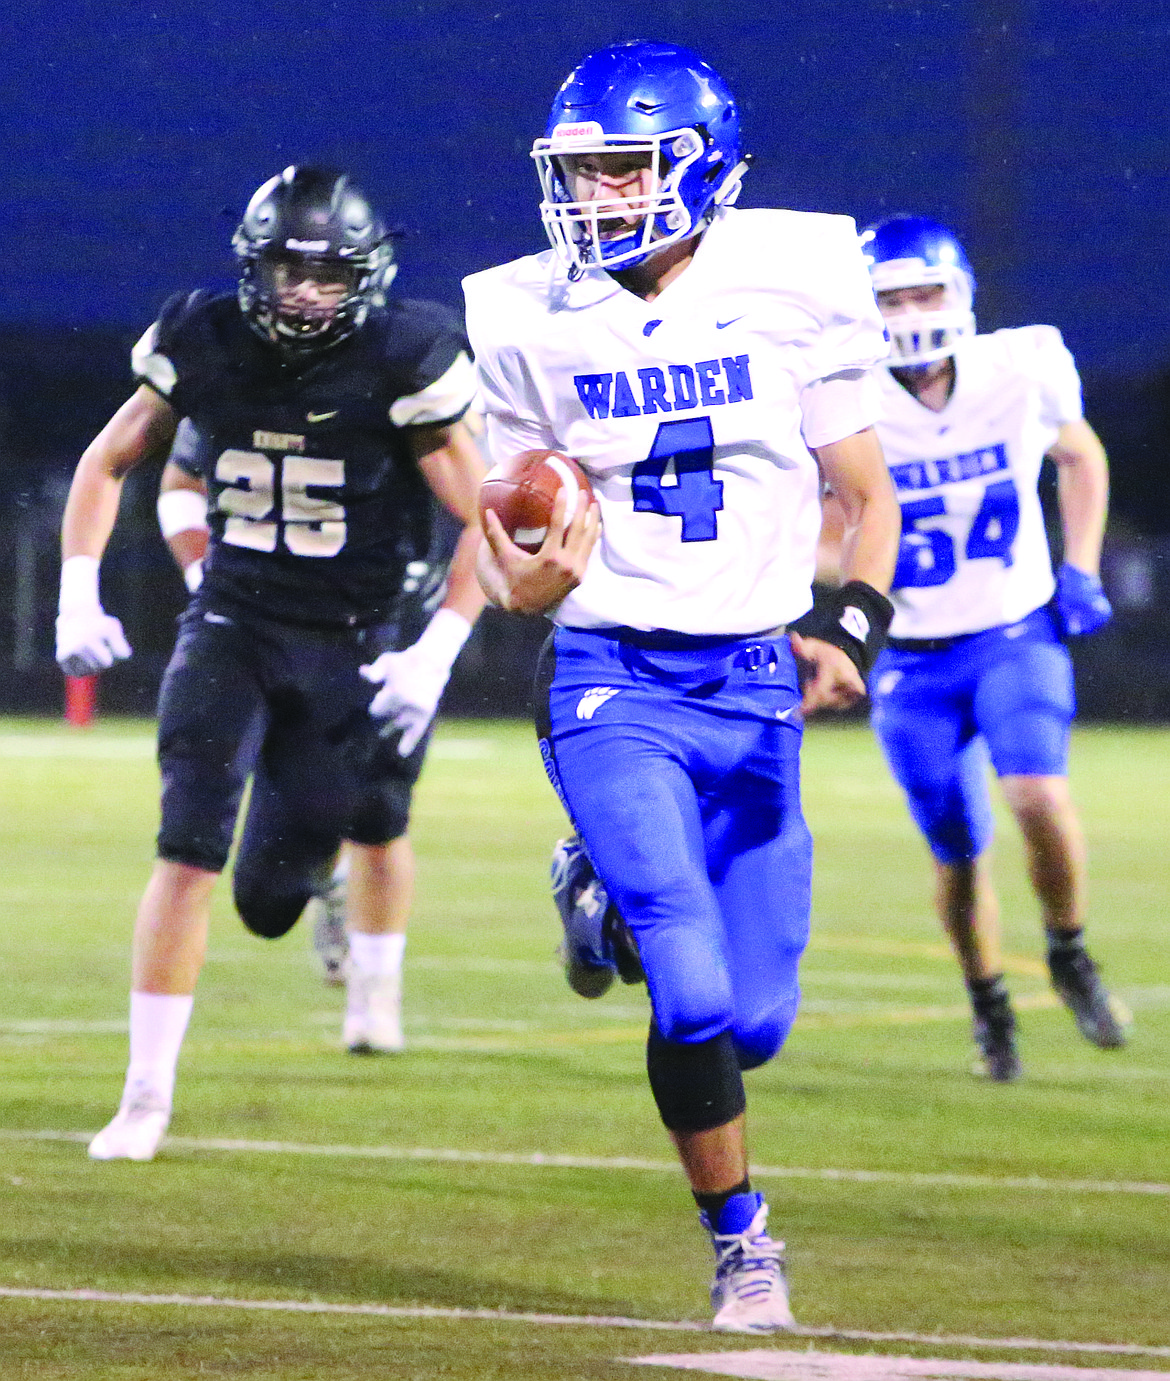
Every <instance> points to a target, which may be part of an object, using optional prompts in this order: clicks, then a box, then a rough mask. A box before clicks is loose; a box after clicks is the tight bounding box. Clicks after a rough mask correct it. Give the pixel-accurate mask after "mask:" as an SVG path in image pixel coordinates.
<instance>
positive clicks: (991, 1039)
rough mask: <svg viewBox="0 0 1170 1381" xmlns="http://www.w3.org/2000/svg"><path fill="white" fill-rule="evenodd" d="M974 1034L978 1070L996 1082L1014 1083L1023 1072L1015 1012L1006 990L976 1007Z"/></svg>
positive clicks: (973, 1025) (976, 1067)
mask: <svg viewBox="0 0 1170 1381" xmlns="http://www.w3.org/2000/svg"><path fill="white" fill-rule="evenodd" d="M972 1034H973V1035H974V1037H975V1044H976V1046H978V1048H979V1057H980V1058H979V1062H978V1063H977V1064H976V1066H975V1073H976V1074H985V1075H986V1076H987V1077H988V1078H989V1079H990V1080H991V1081H992V1082H993V1083H996V1084H1010V1083H1013V1082H1014V1081H1015V1080H1016V1079H1018V1078H1019V1077H1020V1075H1021V1074H1022V1073H1023V1072H1024V1067H1023V1065H1021V1064H1020V1056H1019V1052H1018V1051H1017V1050H1016V1014H1015V1012H1013V1011H1012V1004H1011V1001H1010V999H1009V998H1008V995H1007V993H1006V992H1005V993H997V994H996V995H995V996H994V997H993V998H992V999H991V1000H990V1001H986V1000H985V1001H981V1002H980V1003H979V1004H978V1005H977V1006H976V1008H975V1019H974V1022H973V1023H972Z"/></svg>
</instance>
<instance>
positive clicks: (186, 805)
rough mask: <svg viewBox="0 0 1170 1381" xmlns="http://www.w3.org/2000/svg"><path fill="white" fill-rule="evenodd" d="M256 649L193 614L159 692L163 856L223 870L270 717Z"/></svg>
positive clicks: (232, 630) (230, 629)
mask: <svg viewBox="0 0 1170 1381" xmlns="http://www.w3.org/2000/svg"><path fill="white" fill-rule="evenodd" d="M256 652H257V649H256V645H255V643H254V642H253V641H252V640H251V639H250V638H249V637H247V636H245V635H244V633H243V631H242V630H241V629H240V628H239V627H238V625H235V624H229V623H209V622H207V621H206V620H205V619H204V611H203V610H202V609H201V608H199V607H196V608H194V609H192V610H189V611H188V612H187V613H186V614H185V615H184V616H183V619H182V621H181V623H180V631H179V638H178V641H177V642H176V644H175V650H174V652H173V654H172V655H171V660H170V663H169V665H168V666H167V670H166V673H165V675H164V677H163V681H162V686H161V689H160V693H159V705H158V757H159V769H160V773H161V777H162V823H161V826H160V829H159V835H158V853H159V857H160V858H164V859H168V860H169V861H171V862H174V863H186V864H189V865H191V866H192V867H196V868H204V869H206V870H207V871H209V872H219V871H220V870H221V869H222V868H223V866H224V864H225V863H226V862H227V857H228V852H229V850H230V848H231V842H232V834H233V832H234V830H235V823H236V815H237V812H238V811H239V806H240V798H241V796H242V794H243V790H244V784H245V782H246V781H247V778H248V774H249V772H250V771H251V770H252V765H253V762H254V761H255V757H256V753H257V751H258V749H259V745H260V741H261V739H262V736H263V733H264V727H265V722H266V718H265V715H266V711H265V701H264V695H263V691H262V689H261V680H260V675H259V668H258V665H257V660H256Z"/></svg>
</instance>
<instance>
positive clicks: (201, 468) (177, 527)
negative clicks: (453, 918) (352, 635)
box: [157, 413, 483, 1046]
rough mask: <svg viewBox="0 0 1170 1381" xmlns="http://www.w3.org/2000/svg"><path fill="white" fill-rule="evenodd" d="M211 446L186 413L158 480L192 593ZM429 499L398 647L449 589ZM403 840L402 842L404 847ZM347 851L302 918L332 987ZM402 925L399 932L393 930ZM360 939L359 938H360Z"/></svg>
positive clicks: (402, 902)
mask: <svg viewBox="0 0 1170 1381" xmlns="http://www.w3.org/2000/svg"><path fill="white" fill-rule="evenodd" d="M465 420H466V421H467V424H468V427H469V429H470V430H471V431H472V433H473V435H475V436H476V437H477V438H478V436H479V433H480V432H481V431H482V428H483V418H482V416H481V415H480V414H478V413H468V414H467V417H466V419H465ZM210 457H211V448H210V447H209V446H208V444H207V443H206V441H205V440H204V438H203V437H202V436H201V435H200V434H199V432H198V430H197V429H196V427H195V424H194V423H193V422H192V421H191V419H190V418H189V417H184V418H183V420H182V422H180V423H179V428H178V431H176V433H175V439H174V442H173V443H172V445H171V453H170V455H169V456H168V457H167V463H166V464H165V465H164V466H163V472H162V476H161V478H160V479H159V485H158V503H157V508H158V522H159V529H160V531H161V532H162V535H163V538H164V539H165V541H166V543H167V546H168V547H169V548H170V552H171V555H172V556H173V557H174V558H175V564H176V565H177V566H178V568H179V570H180V572H181V573H182V576H183V582H184V584H185V585H186V586H187V588H188V590H190V591H191V593H192V594H194V593H195V591H196V590H198V588H199V586H200V585H201V584H202V583H203V561H204V558H205V557H206V555H207V543H208V540H209V538H210V530H209V528H208V526H207V480H206V479H205V478H204V476H205V474H206V471H207V468H208V464H209V458H210ZM431 507H432V510H433V512H432V517H433V531H432V533H431V546H430V550H429V551H428V552H427V554H426V557H425V558H424V559H422V560H415V561H412V562H411V563H410V564H409V565H408V566H407V568H406V578H405V580H404V581H403V586H402V595H403V598H402V601H401V604H400V606H399V608H398V610H397V612H396V617H395V621H394V628H393V632H392V642H393V644H394V646H395V647H396V648H406V647H409V646H411V645H412V644H413V643H415V642H417V641H418V639H419V638H420V637H421V636H422V632H423V630H424V629H425V628H426V626H427V624H428V623H429V622H430V619H431V616H432V615H433V614H434V613H435V611H436V610H437V609H438V608H439V607H440V605H441V604H442V602H443V598H444V596H445V595H446V593H447V581H448V572H449V571H450V567H451V562H452V560H453V558H454V556H455V551H456V548H457V546H458V542H459V537H460V535H461V532H462V528H461V526H460V524H459V522H458V520H457V519H456V518H455V517H454V516H453V515H452V514H451V513H450V512H448V510H447V509H445V508H444V507H443V506H442V505H441V504H439V503H437V502H434V503H432V505H431ZM405 847H406V846H405V845H403V849H405ZM349 863H350V854H349V851H348V850H347V849H344V848H343V849H342V850H341V852H340V853H339V855H338V858H337V861H336V863H335V865H334V867H333V871H332V873H331V874H330V876H329V881H328V884H327V886H326V889H325V891H324V892H322V893H321V894H320V895H318V896H316V897H313V898H312V899H311V901H310V902H309V905H308V906H307V907H306V908H305V911H304V914H303V919H304V921H305V923H306V924H311V927H312V933H313V952H314V954H315V955H316V958H317V962H318V964H319V966H320V970H321V975H322V977H323V979H324V981H325V982H326V984H328V985H329V986H330V987H340V986H342V985H343V984H344V983H345V972H346V960H347V958H348V956H349V936H348V934H347V930H346V916H345V912H346V882H347V881H348V878H349ZM392 881H394V882H395V883H396V884H397V885H398V886H399V887H400V889H401V895H396V897H395V904H394V905H393V907H392V911H393V914H394V916H395V917H396V918H400V920H401V925H402V927H403V931H402V933H403V934H405V926H406V923H407V920H408V919H409V915H410V908H411V903H412V900H413V891H414V888H413V882H414V879H413V876H412V875H411V873H410V870H408V869H402V870H401V876H400V877H394V878H392ZM396 933H397V932H396ZM361 943H362V942H361V941H359V946H360V944H361ZM389 1038H390V1039H391V1041H392V1043H393V1044H394V1045H396V1046H397V1045H401V1040H402V1035H401V1023H400V1022H395V1023H394V1024H393V1027H392V1031H391V1033H390V1037H389Z"/></svg>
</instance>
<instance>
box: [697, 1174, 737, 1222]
mask: <svg viewBox="0 0 1170 1381" xmlns="http://www.w3.org/2000/svg"><path fill="white" fill-rule="evenodd" d="M751 1192H752V1186H751V1181H750V1180H749V1179H748V1177H747V1176H746V1175H745V1176H744V1177H743V1179H742V1180H741V1181H740V1182H739V1184H737V1185H736V1186H735V1187H734V1188H733V1189H724V1190H721V1191H720V1193H718V1194H699V1193H697V1192H696V1191H695V1190H692V1191H691V1193H692V1194H694V1196H695V1203H697V1204H698V1205H699V1209H700V1210H701V1211H702V1212H703V1213H705V1214H706V1215H707V1221H708V1222H709V1223H710V1224H711V1226H712V1227H717V1226H718V1223H719V1215H720V1214H721V1213H722V1212H723V1206H724V1204H726V1202H727V1201H728V1199H730V1198H733V1197H734V1196H735V1195H736V1194H750V1193H751Z"/></svg>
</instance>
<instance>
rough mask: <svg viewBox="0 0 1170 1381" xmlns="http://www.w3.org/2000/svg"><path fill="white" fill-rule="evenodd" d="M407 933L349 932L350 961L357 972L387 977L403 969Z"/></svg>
mask: <svg viewBox="0 0 1170 1381" xmlns="http://www.w3.org/2000/svg"><path fill="white" fill-rule="evenodd" d="M405 949H406V936H405V935H363V934H362V933H361V932H360V931H355V930H351V931H350V932H349V962H350V965H351V967H352V969H353V971H354V972H355V973H364V974H369V975H370V977H371V978H386V977H388V976H390V975H392V974H397V973H400V972H401V971H402V954H403V951H404V950H405Z"/></svg>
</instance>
